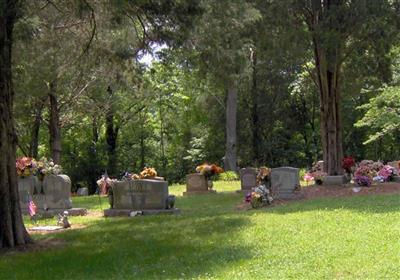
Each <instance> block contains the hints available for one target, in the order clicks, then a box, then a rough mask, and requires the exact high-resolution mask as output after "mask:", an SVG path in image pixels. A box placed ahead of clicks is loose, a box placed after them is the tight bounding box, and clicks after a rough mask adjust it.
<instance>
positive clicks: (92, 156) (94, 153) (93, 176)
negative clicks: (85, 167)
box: [89, 116, 99, 194]
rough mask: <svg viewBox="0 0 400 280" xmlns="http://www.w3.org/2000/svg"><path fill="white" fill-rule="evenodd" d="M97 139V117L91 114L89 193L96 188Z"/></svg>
mask: <svg viewBox="0 0 400 280" xmlns="http://www.w3.org/2000/svg"><path fill="white" fill-rule="evenodd" d="M98 141H99V128H98V125H97V117H96V116H92V143H91V145H90V148H89V154H90V162H91V164H90V175H89V193H90V194H92V193H95V191H96V189H97V183H96V182H97V179H98V177H99V174H97V172H98V170H99V168H98V167H99V164H98V159H97V149H96V147H97V142H98Z"/></svg>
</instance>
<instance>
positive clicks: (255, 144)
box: [251, 51, 260, 166]
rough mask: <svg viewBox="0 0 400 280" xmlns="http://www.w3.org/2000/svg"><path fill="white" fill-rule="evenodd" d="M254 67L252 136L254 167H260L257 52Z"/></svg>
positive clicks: (254, 55) (253, 58) (253, 56)
mask: <svg viewBox="0 0 400 280" xmlns="http://www.w3.org/2000/svg"><path fill="white" fill-rule="evenodd" d="M252 66H253V73H252V75H253V81H252V82H253V84H252V88H251V99H252V112H251V120H252V134H253V139H252V140H253V164H254V166H258V164H259V159H260V151H259V142H260V135H259V123H258V91H257V53H256V52H255V51H253V52H252Z"/></svg>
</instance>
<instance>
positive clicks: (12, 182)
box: [0, 0, 32, 248]
mask: <svg viewBox="0 0 400 280" xmlns="http://www.w3.org/2000/svg"><path fill="white" fill-rule="evenodd" d="M16 5H17V1H15V0H14V1H13V0H4V1H1V3H0V65H1V67H0V155H1V157H0V248H11V247H15V246H18V245H24V244H27V243H30V242H32V240H31V238H30V237H29V234H28V232H27V231H26V229H25V226H24V223H23V220H22V215H21V209H20V206H19V195H18V186H17V172H16V170H15V150H16V142H17V141H16V134H15V129H14V117H13V112H12V108H13V98H14V91H13V84H12V75H11V61H12V60H11V50H12V42H13V40H12V34H13V28H14V22H15V19H16V13H17V6H16Z"/></svg>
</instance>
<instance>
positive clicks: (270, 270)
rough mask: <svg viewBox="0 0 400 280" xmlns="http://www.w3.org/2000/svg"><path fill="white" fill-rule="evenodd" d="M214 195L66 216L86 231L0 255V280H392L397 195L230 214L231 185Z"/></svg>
mask: <svg viewBox="0 0 400 280" xmlns="http://www.w3.org/2000/svg"><path fill="white" fill-rule="evenodd" d="M215 188H216V190H217V191H219V192H220V193H219V194H209V195H202V196H192V197H182V196H181V194H182V191H183V190H184V186H180V185H174V186H171V187H170V192H171V193H173V194H175V195H178V198H177V202H176V206H177V207H179V208H181V210H182V214H181V215H176V216H144V217H135V218H107V219H106V218H103V217H96V216H88V217H73V218H72V219H71V221H72V223H75V224H84V225H86V226H87V227H86V228H83V229H75V230H67V231H64V232H60V233H55V234H50V235H34V238H35V239H58V240H63V241H64V242H65V244H63V245H61V246H58V247H55V248H51V249H48V250H39V251H30V252H26V253H20V252H16V253H15V252H14V253H7V254H5V255H1V256H0V279H178V278H179V279H192V278H194V279H399V278H400V196H399V195H380V196H358V197H352V198H326V199H316V200H312V201H302V202H294V203H291V204H288V205H282V206H277V207H273V208H266V209H262V210H251V211H238V210H236V209H235V206H236V205H237V204H238V203H240V201H241V200H242V195H241V194H236V193H235V192H233V191H234V190H236V189H239V183H238V182H233V183H221V182H217V183H216V187H215ZM106 205H107V202H106V199H102V206H101V207H102V208H105V207H106ZM74 206H75V207H82V206H84V207H87V208H88V209H90V210H92V211H96V210H97V211H98V210H100V204H99V200H98V197H76V198H74ZM48 223H50V222H48ZM28 226H30V225H28Z"/></svg>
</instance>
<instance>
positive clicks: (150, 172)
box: [122, 167, 157, 180]
mask: <svg viewBox="0 0 400 280" xmlns="http://www.w3.org/2000/svg"><path fill="white" fill-rule="evenodd" d="M155 177H157V171H156V169H155V168H152V167H145V168H144V169H143V171H142V172H140V173H139V174H130V173H128V172H126V173H125V174H124V176H123V177H122V180H139V179H151V178H155Z"/></svg>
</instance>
